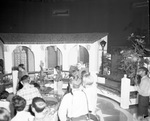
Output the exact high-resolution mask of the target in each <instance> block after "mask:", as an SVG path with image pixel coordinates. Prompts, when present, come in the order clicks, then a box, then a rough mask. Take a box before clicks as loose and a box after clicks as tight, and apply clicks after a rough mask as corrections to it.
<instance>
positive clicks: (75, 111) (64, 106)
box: [58, 75, 88, 121]
mask: <svg viewBox="0 0 150 121" xmlns="http://www.w3.org/2000/svg"><path fill="white" fill-rule="evenodd" d="M81 83H82V82H81V79H80V78H79V77H78V75H74V77H73V79H72V80H71V83H70V86H71V88H72V91H71V92H70V93H68V94H66V95H65V96H64V97H63V99H62V101H61V104H60V107H59V110H58V116H59V119H60V121H66V120H67V119H68V118H69V119H76V120H77V121H81V120H82V121H84V120H86V118H87V114H88V104H87V97H86V94H85V93H84V92H83V91H82V89H81V88H80V86H81Z"/></svg>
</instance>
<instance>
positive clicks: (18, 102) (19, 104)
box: [12, 95, 26, 111]
mask: <svg viewBox="0 0 150 121" xmlns="http://www.w3.org/2000/svg"><path fill="white" fill-rule="evenodd" d="M12 104H13V106H14V108H15V109H16V110H17V111H23V110H24V109H25V106H26V100H25V99H24V98H22V97H20V96H18V95H16V96H14V97H13V98H12Z"/></svg>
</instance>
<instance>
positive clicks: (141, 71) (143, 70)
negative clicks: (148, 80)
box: [138, 67, 148, 77]
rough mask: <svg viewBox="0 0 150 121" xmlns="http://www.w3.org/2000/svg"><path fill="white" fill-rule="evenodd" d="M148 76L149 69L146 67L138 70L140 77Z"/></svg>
mask: <svg viewBox="0 0 150 121" xmlns="http://www.w3.org/2000/svg"><path fill="white" fill-rule="evenodd" d="M147 74H148V69H147V68H146V67H140V68H139V69H138V75H140V76H141V77H143V76H145V75H147Z"/></svg>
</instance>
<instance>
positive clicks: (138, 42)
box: [119, 34, 150, 84]
mask: <svg viewBox="0 0 150 121" xmlns="http://www.w3.org/2000/svg"><path fill="white" fill-rule="evenodd" d="M144 39H145V37H144V36H139V35H134V34H131V35H130V36H129V38H128V40H129V41H130V42H131V43H132V48H129V49H125V50H122V51H121V52H120V53H121V54H122V59H121V63H120V67H119V69H121V70H122V71H124V73H125V74H127V76H128V78H130V79H131V83H132V84H134V79H135V78H136V76H137V75H136V73H137V69H138V68H139V67H141V66H143V65H144V63H145V62H146V61H145V60H144V56H145V53H147V52H150V49H148V48H146V47H145V43H144Z"/></svg>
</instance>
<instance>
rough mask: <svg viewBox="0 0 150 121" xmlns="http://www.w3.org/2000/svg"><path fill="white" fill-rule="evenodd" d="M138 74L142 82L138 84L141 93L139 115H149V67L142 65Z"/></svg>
mask: <svg viewBox="0 0 150 121" xmlns="http://www.w3.org/2000/svg"><path fill="white" fill-rule="evenodd" d="M138 75H140V76H141V82H140V84H139V85H138V84H137V90H138V93H139V99H138V110H137V111H138V116H144V117H147V116H148V106H149V96H150V78H149V77H148V69H147V68H145V67H141V68H139V70H138Z"/></svg>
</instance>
